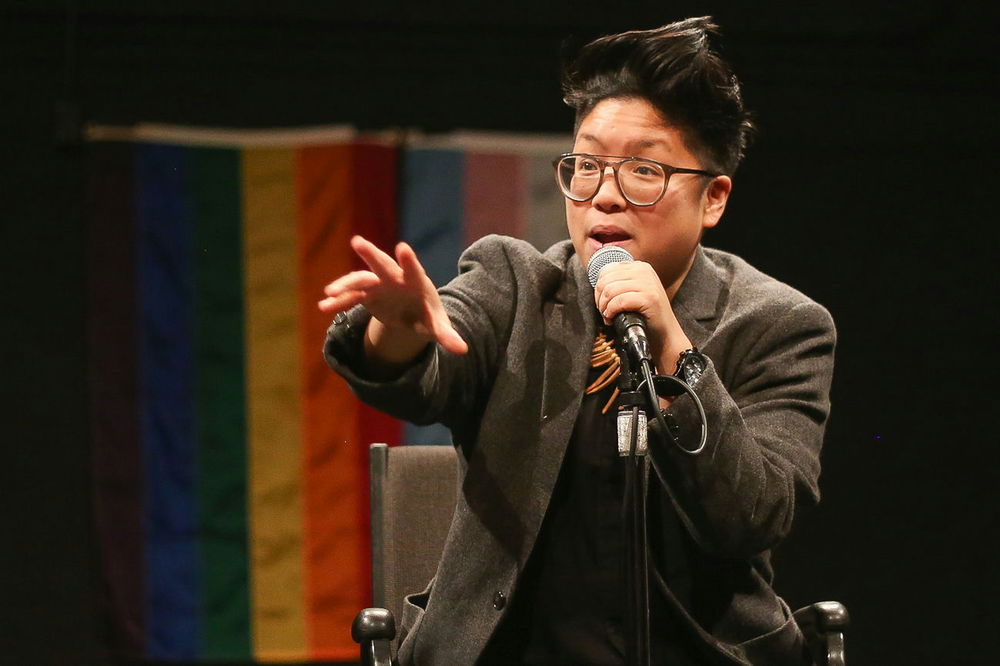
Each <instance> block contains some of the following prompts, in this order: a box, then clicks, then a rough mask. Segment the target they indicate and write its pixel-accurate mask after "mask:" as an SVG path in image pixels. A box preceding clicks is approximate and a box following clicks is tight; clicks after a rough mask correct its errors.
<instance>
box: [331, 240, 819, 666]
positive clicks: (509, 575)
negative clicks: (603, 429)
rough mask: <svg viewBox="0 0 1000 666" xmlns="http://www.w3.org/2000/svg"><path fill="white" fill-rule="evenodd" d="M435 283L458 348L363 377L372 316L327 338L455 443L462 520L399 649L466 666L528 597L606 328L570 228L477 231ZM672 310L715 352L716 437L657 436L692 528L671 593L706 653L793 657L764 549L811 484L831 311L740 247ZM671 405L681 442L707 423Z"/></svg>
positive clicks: (711, 422) (405, 623)
mask: <svg viewBox="0 0 1000 666" xmlns="http://www.w3.org/2000/svg"><path fill="white" fill-rule="evenodd" d="M440 293H441V298H442V301H443V302H444V305H445V307H446V308H447V311H448V314H449V316H450V317H451V320H452V323H453V325H454V327H455V328H456V330H457V331H458V332H459V333H460V334H461V335H462V337H463V338H464V339H465V340H466V341H467V342H468V343H469V353H468V354H467V355H463V356H456V355H453V354H450V353H448V352H445V351H444V350H442V349H440V348H439V347H435V346H431V347H429V348H428V349H427V351H426V352H425V353H424V354H423V355H422V356H421V357H420V358H419V359H418V360H417V362H416V363H414V365H412V366H411V367H410V368H409V369H407V370H406V371H405V372H404V373H403V374H402V375H401V376H399V377H398V378H396V379H395V380H392V381H387V382H373V381H369V380H367V379H365V378H364V377H363V376H362V375H361V373H360V372H359V371H358V360H359V359H360V358H361V354H362V353H363V352H362V348H361V333H362V332H363V330H364V327H365V324H366V323H367V319H368V316H369V315H368V314H367V312H365V310H364V309H363V308H361V307H358V308H354V309H353V310H351V311H350V312H349V313H348V314H347V316H346V317H344V318H340V321H339V323H336V324H334V325H333V326H331V328H330V330H329V332H328V337H327V343H326V346H325V354H326V358H327V361H328V363H329V364H330V366H331V367H332V368H333V369H334V370H336V371H337V372H338V373H340V374H341V375H342V376H344V378H345V379H346V380H347V381H348V382H349V383H350V385H351V387H352V389H353V390H354V392H355V393H356V394H357V395H358V396H359V397H360V398H361V399H362V400H364V401H365V402H368V403H370V404H372V405H374V406H375V407H377V408H379V409H382V410H384V411H386V412H388V413H390V414H393V415H395V416H397V417H399V418H402V419H406V420H409V421H412V422H414V423H434V422H441V423H444V424H445V425H447V426H448V427H449V428H450V429H451V431H452V434H453V439H454V442H455V445H456V447H457V449H458V454H459V456H458V457H459V464H460V471H461V478H462V482H461V490H460V493H459V497H458V504H457V508H456V511H455V516H454V520H453V522H452V525H451V529H450V531H449V534H448V538H447V541H446V543H445V547H444V553H443V555H442V558H441V562H440V564H439V566H438V570H437V575H436V576H435V579H434V581H433V583H432V584H431V585H429V587H428V589H427V590H425V591H424V593H422V594H417V595H411V597H410V598H409V599H408V601H409V603H408V605H407V611H406V612H405V613H404V617H403V618H402V631H403V632H404V633H405V636H404V639H403V642H402V644H401V646H400V652H399V659H400V663H402V664H409V663H414V664H472V663H474V662H475V660H476V658H477V657H478V655H480V654H481V652H482V650H483V648H484V646H485V645H486V643H487V641H488V640H489V638H490V636H491V635H492V633H493V631H494V629H495V628H496V626H497V624H498V622H499V620H500V618H501V616H502V613H503V609H504V608H510V604H509V603H507V604H504V603H496V602H497V600H498V599H500V598H501V595H502V596H503V597H506V598H507V599H509V598H511V597H512V596H513V595H515V594H516V593H517V592H516V589H517V588H516V586H517V580H518V575H519V573H520V572H521V571H522V570H523V568H524V565H525V563H526V562H527V560H528V556H529V554H530V553H531V550H532V547H533V545H534V543H535V538H536V536H537V535H538V531H539V528H540V526H541V523H542V518H543V517H544V515H545V511H546V508H547V506H548V502H549V499H550V497H551V494H552V490H553V488H554V486H555V483H556V478H557V476H558V473H559V469H560V466H561V464H562V460H563V455H564V453H565V451H566V447H567V444H568V442H569V437H570V434H571V433H572V430H573V424H574V422H575V421H576V418H577V413H578V411H579V407H580V403H581V399H582V395H583V389H584V386H585V380H586V376H587V371H588V362H589V352H590V348H591V345H592V342H593V339H594V335H595V333H596V308H595V306H594V301H593V298H594V297H593V289H592V288H591V286H590V284H589V282H588V281H587V277H586V273H585V271H584V269H583V267H582V266H581V265H580V261H579V260H578V258H577V257H576V255H575V254H574V252H573V248H572V245H571V244H570V243H569V242H568V241H565V242H562V243H559V244H557V245H555V246H553V247H552V248H550V249H549V250H548V251H547V252H545V253H544V254H542V253H539V252H538V251H537V250H535V249H534V248H533V247H532V246H531V245H529V244H527V243H525V242H522V241H518V240H514V239H510V238H505V237H500V236H489V237H486V238H484V239H482V240H480V241H478V242H477V243H475V244H474V245H472V246H471V247H470V248H469V249H468V250H467V251H466V252H465V253H464V254H463V255H462V258H461V260H460V262H459V275H458V276H457V277H456V278H455V279H454V280H453V281H452V282H450V283H449V284H448V285H446V286H445V287H443V288H441V290H440ZM673 307H674V311H675V312H676V314H677V317H678V319H679V321H680V323H681V326H682V327H683V329H684V331H685V332H686V333H687V335H688V337H689V338H690V339H691V341H692V342H693V343H694V344H695V345H696V346H697V347H698V348H699V349H700V350H701V351H703V352H704V353H705V354H706V355H707V356H708V357H709V359H710V364H709V368H708V371H707V372H706V373H705V375H704V376H703V377H702V379H701V380H700V381H699V383H698V385H697V387H696V392H697V394H698V396H699V398H700V399H701V401H702V403H703V405H704V408H705V412H706V415H707V418H708V433H709V436H708V443H707V445H706V448H705V450H704V451H703V452H702V453H701V455H699V456H694V457H692V456H689V455H687V454H684V453H682V452H679V451H677V450H675V449H674V448H672V447H671V446H668V445H665V444H663V443H662V442H661V440H659V439H658V438H656V437H652V438H651V441H650V459H651V461H652V467H653V470H654V472H655V474H654V476H653V479H652V481H653V483H652V484H651V485H652V486H654V487H655V490H656V493H655V494H656V495H657V497H658V498H659V500H652V501H661V502H663V503H664V505H665V510H669V511H673V512H675V513H676V516H677V517H678V518H679V523H680V524H681V525H683V530H681V531H682V532H683V534H680V535H678V537H677V539H676V540H677V541H684V542H685V543H678V544H677V547H676V548H674V549H672V551H671V552H669V553H654V554H653V557H654V561H657V562H659V563H660V564H662V565H663V566H660V567H659V568H660V571H662V572H664V573H663V580H662V593H663V594H664V595H665V596H666V598H668V599H669V600H670V603H671V605H672V607H673V608H674V610H675V611H676V617H678V618H679V620H680V621H681V622H682V623H684V624H686V625H687V626H688V627H689V628H690V630H691V631H692V632H695V633H696V634H697V636H698V637H700V639H701V641H702V642H703V644H704V645H705V648H706V660H707V661H708V662H709V663H713V662H718V663H795V662H794V659H795V656H796V655H798V654H799V651H800V650H801V646H800V644H799V643H800V641H801V636H800V635H799V633H798V630H797V628H796V627H795V624H794V621H792V620H791V617H790V613H789V611H788V608H787V606H786V605H785V604H784V602H783V601H782V600H781V599H780V598H779V597H778V596H777V595H776V594H775V593H774V591H773V590H772V589H771V587H770V582H771V577H772V575H771V569H770V564H769V551H770V549H771V548H773V547H774V546H775V544H777V543H778V542H779V541H780V540H781V539H782V538H783V537H784V536H785V535H786V534H787V533H788V530H789V528H790V527H791V523H792V515H793V511H794V508H795V505H796V503H803V502H805V503H812V502H815V501H817V500H818V498H819V491H818V486H817V480H818V477H819V452H820V446H821V443H822V437H823V430H824V428H825V424H826V419H827V415H828V413H829V387H830V380H831V376H832V370H833V350H834V343H835V332H834V326H833V322H832V319H831V318H830V315H829V313H828V312H827V311H826V310H825V309H824V308H823V307H821V306H820V305H818V304H816V303H814V302H813V301H811V300H809V299H808V298H807V297H805V296H804V295H802V294H801V293H799V292H797V291H795V290H794V289H792V288H791V287H789V286H787V285H785V284H782V283H781V282H778V281H777V280H774V279H773V278H770V277H768V276H766V275H764V274H763V273H761V272H760V271H757V270H756V269H754V268H753V267H751V266H750V265H749V264H747V263H746V262H745V261H743V260H742V259H740V258H738V257H736V256H734V255H732V254H728V253H725V252H720V251H717V250H711V249H701V248H700V249H699V250H698V256H697V257H696V260H695V262H694V265H693V267H692V269H691V271H690V273H689V274H688V276H687V278H686V279H685V281H684V283H683V284H682V286H681V288H680V289H679V290H678V292H677V294H676V297H675V299H674V301H673ZM669 370H670V371H672V369H669ZM670 411H671V413H672V415H673V416H674V418H675V420H676V421H677V422H678V423H679V424H680V426H681V429H682V437H691V438H696V437H697V435H698V423H699V421H698V416H697V412H696V411H695V409H694V407H693V403H692V401H691V400H690V399H689V398H687V397H681V398H678V399H677V400H676V401H675V402H674V404H673V406H672V407H671V410H670ZM696 442H697V440H696V439H695V440H694V441H693V442H692V441H690V440H688V441H687V442H686V444H687V445H688V446H689V447H693V446H694V444H696ZM652 492H653V489H652V488H651V493H652ZM652 528H653V526H651V529H652ZM664 559H669V560H670V561H669V563H665V562H664V561H663V560H664ZM706 598H707V599H710V600H711V601H709V602H706V601H705V599H706ZM655 630H656V628H655V627H653V631H655Z"/></svg>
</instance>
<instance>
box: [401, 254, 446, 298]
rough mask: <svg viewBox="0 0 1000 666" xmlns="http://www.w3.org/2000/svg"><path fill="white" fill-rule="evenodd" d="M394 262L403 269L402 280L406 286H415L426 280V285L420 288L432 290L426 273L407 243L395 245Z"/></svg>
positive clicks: (431, 284)
mask: <svg viewBox="0 0 1000 666" xmlns="http://www.w3.org/2000/svg"><path fill="white" fill-rule="evenodd" d="M396 261H397V262H398V263H399V267H400V268H402V269H403V280H404V281H405V282H406V283H407V284H417V283H419V282H422V281H423V280H424V279H425V278H426V280H427V284H426V285H422V286H424V287H430V288H431V289H434V284H433V283H432V282H431V281H430V278H429V277H427V272H426V271H425V270H424V266H423V264H421V263H420V260H419V259H418V258H417V253H416V252H414V251H413V248H412V247H410V245H409V244H408V243H397V244H396ZM434 291H435V292H436V291H437V290H436V289H435V290H434Z"/></svg>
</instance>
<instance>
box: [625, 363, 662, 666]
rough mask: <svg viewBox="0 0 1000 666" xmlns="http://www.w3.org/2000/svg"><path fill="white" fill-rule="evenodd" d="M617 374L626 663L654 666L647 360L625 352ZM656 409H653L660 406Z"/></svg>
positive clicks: (638, 665)
mask: <svg viewBox="0 0 1000 666" xmlns="http://www.w3.org/2000/svg"><path fill="white" fill-rule="evenodd" d="M619 356H620V357H621V364H622V368H621V373H620V374H619V376H618V389H619V398H618V409H619V411H618V455H619V456H623V457H625V456H627V459H626V460H625V496H624V498H623V502H622V524H623V525H625V526H626V530H627V532H628V537H627V538H626V541H625V562H626V567H625V571H626V581H625V589H626V603H627V609H626V610H627V612H626V618H627V624H626V627H627V631H626V635H627V636H628V643H627V645H626V651H625V654H626V663H628V664H632V665H635V666H649V663H650V650H649V567H648V562H647V560H646V553H647V538H646V537H647V535H646V473H645V471H646V451H647V432H646V423H647V417H646V412H645V410H644V409H643V405H644V404H645V403H646V401H647V397H646V396H645V395H643V394H642V392H641V391H640V390H639V389H640V388H641V385H642V378H641V375H640V373H639V372H638V371H637V369H634V366H635V365H636V364H638V363H644V362H647V361H644V360H640V359H637V358H629V357H630V356H631V354H629V353H624V350H622V353H620V354H619ZM655 407H656V406H654V408H655Z"/></svg>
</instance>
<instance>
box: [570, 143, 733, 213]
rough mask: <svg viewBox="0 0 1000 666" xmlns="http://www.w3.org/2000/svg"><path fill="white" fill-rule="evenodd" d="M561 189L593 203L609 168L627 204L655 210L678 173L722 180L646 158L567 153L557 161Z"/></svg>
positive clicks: (708, 173) (707, 174) (703, 172)
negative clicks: (656, 204)
mask: <svg viewBox="0 0 1000 666" xmlns="http://www.w3.org/2000/svg"><path fill="white" fill-rule="evenodd" d="M552 165H553V166H554V167H555V168H556V181H557V182H558V183H559V189H561V190H562V193H563V194H564V195H565V196H566V198H568V199H572V200H573V201H589V200H591V199H593V198H594V197H595V196H596V195H597V192H598V190H600V189H601V183H602V182H603V181H604V173H605V171H606V170H607V168H608V167H611V169H612V170H613V171H614V173H615V181H616V182H617V183H618V189H619V190H620V191H621V193H622V196H624V197H625V200H626V201H628V202H629V203H630V204H632V205H634V206H652V205H653V204H655V203H656V202H657V201H659V200H660V199H662V198H663V194H664V192H666V191H667V183H668V182H670V176H672V175H674V174H675V173H694V174H698V175H700V176H712V177H715V176H718V175H719V174H717V173H712V172H710V171H702V170H701V169H684V168H681V167H675V166H670V165H669V164H663V163H662V162H657V161H655V160H648V159H646V158H644V157H612V156H610V155H588V154H586V153H565V154H563V155H560V156H559V157H557V158H556V159H555V160H553V162H552Z"/></svg>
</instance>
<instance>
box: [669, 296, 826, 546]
mask: <svg viewBox="0 0 1000 666" xmlns="http://www.w3.org/2000/svg"><path fill="white" fill-rule="evenodd" d="M765 315H766V316H762V317H760V318H759V321H760V322H762V325H763V326H764V328H763V330H759V331H753V334H752V336H749V335H744V336H741V337H744V338H749V339H751V340H752V342H751V343H749V344H747V346H746V348H745V349H740V350H739V353H738V355H737V357H738V358H737V361H736V362H735V363H733V367H734V368H735V371H734V372H727V373H726V374H727V376H731V377H732V378H731V379H729V380H728V381H727V385H728V388H727V386H726V385H724V384H723V380H722V379H721V378H720V376H719V374H718V368H717V367H716V365H715V363H714V362H712V359H711V357H709V366H708V369H707V371H706V373H705V374H704V375H703V376H702V378H701V380H700V381H699V382H698V384H697V385H696V387H695V389H694V390H695V393H696V394H697V395H698V397H699V398H700V400H701V402H702V405H703V407H704V409H705V414H706V417H707V423H708V439H707V442H706V445H705V449H704V450H703V451H702V452H701V454H699V455H696V456H692V455H690V454H687V453H684V452H682V451H680V450H678V449H677V447H676V446H674V445H673V444H672V443H669V442H667V441H665V439H664V438H663V437H662V436H660V435H654V436H652V437H651V438H650V454H651V459H652V463H653V467H654V469H655V472H656V474H657V476H658V477H659V479H660V481H661V482H662V483H663V485H664V486H665V488H666V490H667V492H668V493H669V495H670V497H671V499H672V501H673V503H674V505H675V507H676V508H677V510H678V513H679V514H680V517H681V520H682V521H683V522H684V524H685V526H686V527H687V529H688V531H689V533H690V534H691V535H692V537H693V538H694V539H695V540H696V542H697V543H698V544H699V545H700V546H701V547H702V548H703V549H704V550H706V551H707V552H709V553H713V554H715V555H717V556H720V557H737V558H745V557H750V556H753V555H755V554H758V553H760V552H763V551H765V550H769V549H770V548H772V547H773V546H775V545H776V544H777V543H778V542H779V541H780V540H781V539H782V538H783V537H784V536H785V535H786V534H787V533H788V531H789V529H790V528H791V524H792V518H793V514H794V512H795V506H796V502H799V503H815V502H816V501H818V499H819V489H818V479H819V453H820V448H821V445H822V441H823V433H824V430H825V427H826V421H827V416H828V415H829V410H830V400H829V392H830V382H831V379H832V375H833V354H834V347H835V343H836V332H835V329H834V324H833V320H832V318H831V317H830V315H829V313H828V312H827V311H826V310H825V309H824V308H823V307H822V306H820V305H818V304H816V303H814V302H812V301H805V302H799V303H797V304H795V305H792V306H791V307H790V308H788V309H787V310H786V311H785V312H784V313H783V314H779V315H775V314H774V313H765ZM667 414H668V417H669V418H670V419H671V420H672V421H673V422H674V423H675V424H677V425H678V426H679V432H680V435H679V436H680V438H681V443H682V444H683V445H684V446H685V447H687V448H694V447H695V446H696V445H697V442H698V437H699V433H700V425H699V424H700V419H699V416H698V412H697V410H696V408H695V406H694V402H693V400H691V398H690V397H689V396H686V395H685V396H681V397H679V398H677V399H676V400H675V401H674V403H673V404H672V405H671V407H670V409H669V410H668V412H667ZM652 430H654V431H655V432H656V433H658V432H659V428H658V427H655V426H654V427H653V428H652Z"/></svg>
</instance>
